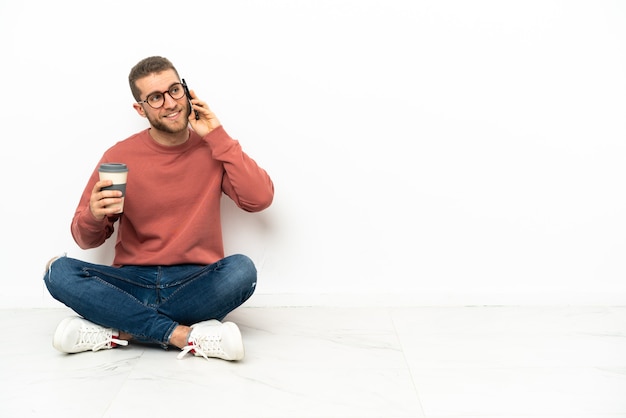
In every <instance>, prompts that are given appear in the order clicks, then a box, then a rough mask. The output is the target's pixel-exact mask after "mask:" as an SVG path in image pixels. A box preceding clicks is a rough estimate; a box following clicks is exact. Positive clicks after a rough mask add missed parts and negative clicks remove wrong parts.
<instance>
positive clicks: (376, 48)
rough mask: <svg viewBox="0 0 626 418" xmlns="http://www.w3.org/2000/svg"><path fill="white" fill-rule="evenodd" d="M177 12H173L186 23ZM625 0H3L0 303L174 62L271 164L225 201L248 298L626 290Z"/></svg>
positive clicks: (583, 295) (494, 300)
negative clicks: (247, 264) (159, 69)
mask: <svg viewBox="0 0 626 418" xmlns="http://www.w3.org/2000/svg"><path fill="white" fill-rule="evenodd" d="M178 13H181V15H180V17H177V16H178V15H177V14H178ZM625 19H626V3H624V2H619V1H603V0H600V1H598V0H588V1H550V0H546V1H516V2H514V1H486V0H482V1H465V0H459V1H399V0H392V1H388V0H386V1H373V0H354V1H339V0H332V1H331V0H326V1H320V0H316V1H290V0H284V1H276V0H270V1H263V2H252V1H241V0H236V1H228V2H222V1H219V2H218V1H206V0H197V1H195V0H194V1H191V0H188V1H186V2H182V3H181V2H179V3H176V2H174V3H172V2H171V1H163V0H151V1H125V2H121V1H109V2H102V3H100V4H97V3H94V2H85V1H69V0H59V1H54V2H49V1H46V0H34V1H30V2H21V1H17V0H4V1H2V2H0V39H2V42H1V43H0V53H1V57H2V58H1V60H2V65H1V66H0V80H1V81H2V90H1V96H0V98H1V100H0V115H2V125H3V128H4V129H3V134H2V164H1V165H0V167H1V168H0V170H1V173H0V174H1V175H2V178H3V179H4V181H3V196H4V198H3V200H2V205H1V206H0V211H1V212H0V216H1V219H2V221H3V225H2V244H3V251H2V255H1V257H2V260H1V263H0V283H1V285H2V288H3V289H4V290H3V291H2V292H0V307H15V306H34V307H45V306H57V305H56V304H57V302H56V301H53V300H52V298H51V297H50V296H49V295H48V293H47V291H46V290H45V288H44V286H43V283H42V281H41V276H42V272H43V266H44V264H45V262H46V261H47V260H48V259H49V258H50V257H52V256H53V255H55V254H58V253H61V252H67V253H68V254H69V255H71V256H74V257H79V258H83V259H87V260H91V261H98V262H104V263H108V262H110V261H111V257H112V253H111V245H107V246H105V248H101V249H97V250H90V251H82V250H80V249H79V248H78V247H77V246H76V245H75V244H74V242H73V241H72V239H71V236H70V233H69V225H70V220H71V218H72V215H73V212H74V209H75V205H76V203H77V200H78V197H79V195H80V193H81V191H82V189H83V187H84V185H85V182H86V181H87V177H88V175H89V174H90V172H91V170H92V169H93V167H94V166H95V164H96V162H97V161H98V159H99V157H100V155H101V153H102V152H103V151H104V150H105V149H106V148H107V147H109V146H110V145H112V144H113V143H114V142H116V141H118V140H122V139H124V138H126V137H127V136H129V135H130V134H132V133H134V132H135V131H138V130H140V129H143V128H144V127H145V126H146V122H145V121H144V120H143V119H141V118H139V117H138V116H137V115H136V113H135V112H134V111H133V109H132V107H131V104H132V97H131V95H130V92H129V89H128V86H127V81H126V77H127V75H128V71H129V70H130V68H131V67H132V66H133V65H134V64H135V63H136V62H137V61H138V60H140V59H142V58H144V57H146V56H148V55H157V54H158V55H164V56H166V57H168V58H170V59H171V60H172V61H173V62H174V64H175V65H176V66H177V67H178V69H179V71H180V73H181V75H182V76H183V77H185V78H186V79H187V82H188V83H189V84H190V85H191V86H192V88H193V89H195V90H196V92H197V93H198V94H199V95H200V96H201V97H202V98H203V99H205V100H206V101H208V102H209V104H210V105H211V106H212V108H213V109H214V111H215V112H216V113H217V115H218V116H219V118H220V119H221V121H222V122H223V124H224V126H225V128H226V129H227V130H228V131H229V133H230V134H231V135H232V136H233V137H235V138H237V139H239V140H240V141H241V143H242V145H243V146H244V149H245V150H246V151H247V152H248V153H249V154H250V155H251V156H252V157H253V158H254V159H255V160H257V161H258V162H259V163H260V164H261V165H262V166H263V167H264V168H266V169H267V170H268V172H269V173H270V174H271V175H272V177H273V179H274V182H275V186H276V198H275V202H274V205H273V206H272V207H271V208H269V209H268V210H266V211H265V212H262V213H260V214H246V213H242V212H241V211H238V210H235V209H234V205H232V204H231V203H230V202H228V201H224V205H223V206H224V228H225V232H226V236H227V239H226V245H227V251H228V252H229V253H233V252H243V253H246V254H248V255H250V256H251V257H252V258H253V259H254V260H255V262H256V263H257V266H258V268H259V275H260V282H259V287H258V291H257V294H256V295H255V297H254V299H253V300H252V301H251V303H253V304H254V303H256V304H296V305H297V304H310V303H313V304H316V303H348V304H360V303H415V304H513V303H524V304H538V303H558V304H563V303H581V304H593V303H600V304H617V303H623V302H624V301H625V300H626V280H624V277H625V273H626V263H625V262H624V260H625V258H624V255H625V254H626V241H625V238H624V237H625V235H626V234H625V232H626V222H625V220H624V219H625V217H624V214H625V213H626V199H625V197H624V187H623V182H624V179H625V178H626V164H624V161H625V157H626V144H625V142H624V139H625V137H626V123H625V121H626V118H625V115H626V104H625V98H626V82H625V80H626V56H625V54H626V52H625V51H626V29H625V25H624V22H625V21H626V20H625Z"/></svg>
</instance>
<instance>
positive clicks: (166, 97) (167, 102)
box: [163, 93, 177, 109]
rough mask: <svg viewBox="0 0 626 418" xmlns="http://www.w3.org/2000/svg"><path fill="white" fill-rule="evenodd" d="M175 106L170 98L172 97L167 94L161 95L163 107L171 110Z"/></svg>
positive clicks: (174, 101)
mask: <svg viewBox="0 0 626 418" xmlns="http://www.w3.org/2000/svg"><path fill="white" fill-rule="evenodd" d="M176 104H177V102H176V100H174V99H173V98H172V96H170V94H169V93H165V94H164V95H163V107H166V108H168V109H171V108H173V107H175V106H176Z"/></svg>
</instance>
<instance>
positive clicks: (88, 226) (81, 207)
mask: <svg viewBox="0 0 626 418" xmlns="http://www.w3.org/2000/svg"><path fill="white" fill-rule="evenodd" d="M97 180H98V171H97V170H94V173H93V174H92V175H91V177H90V179H89V182H88V183H87V186H86V187H85V190H84V191H83V194H82V196H81V198H80V202H79V203H78V207H77V208H76V212H75V213H74V218H73V219H72V225H71V232H72V237H73V238H74V241H75V242H76V244H78V246H79V247H80V248H82V249H83V250H86V249H89V248H96V247H99V246H100V245H102V244H103V243H104V242H105V241H106V240H107V239H108V238H109V237H110V236H111V235H112V234H113V231H114V227H113V224H114V223H115V221H116V220H117V219H118V218H119V215H117V216H109V217H106V216H105V218H104V219H103V220H101V221H99V220H97V219H96V218H94V217H93V215H92V214H91V210H89V199H90V198H91V190H92V189H93V186H94V184H96V182H97Z"/></svg>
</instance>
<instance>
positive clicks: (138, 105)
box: [133, 103, 146, 118]
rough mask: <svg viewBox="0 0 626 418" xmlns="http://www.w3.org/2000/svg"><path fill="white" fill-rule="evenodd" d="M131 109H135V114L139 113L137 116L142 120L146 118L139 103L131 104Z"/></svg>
mask: <svg viewBox="0 0 626 418" xmlns="http://www.w3.org/2000/svg"><path fill="white" fill-rule="evenodd" d="M133 107H134V108H135V110H136V111H137V113H139V116H141V117H142V118H145V117H146V112H145V111H144V110H143V106H142V105H140V104H139V103H133Z"/></svg>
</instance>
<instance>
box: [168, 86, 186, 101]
mask: <svg viewBox="0 0 626 418" xmlns="http://www.w3.org/2000/svg"><path fill="white" fill-rule="evenodd" d="M169 94H170V96H172V99H174V100H178V99H181V98H182V97H183V96H184V95H185V90H184V89H183V85H182V84H180V83H176V84H174V85H173V86H172V87H170V89H169Z"/></svg>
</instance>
